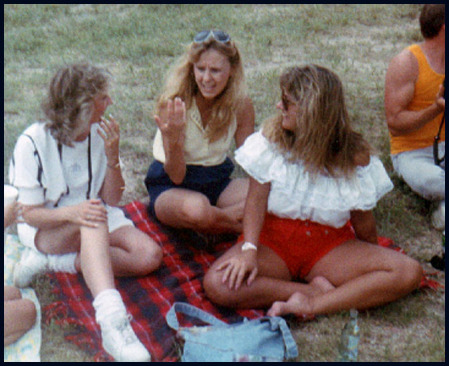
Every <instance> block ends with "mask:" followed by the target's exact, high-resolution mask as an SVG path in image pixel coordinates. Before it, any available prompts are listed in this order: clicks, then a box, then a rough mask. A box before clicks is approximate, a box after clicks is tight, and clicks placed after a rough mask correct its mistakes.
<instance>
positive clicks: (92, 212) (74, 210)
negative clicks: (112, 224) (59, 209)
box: [69, 199, 108, 228]
mask: <svg viewBox="0 0 449 366" xmlns="http://www.w3.org/2000/svg"><path fill="white" fill-rule="evenodd" d="M70 214H71V215H70V218H69V221H70V222H72V223H74V224H77V225H80V226H87V227H91V228H95V227H98V223H99V222H106V221H107V219H108V215H107V211H106V208H105V207H104V205H103V203H102V202H101V200H99V199H91V200H88V201H84V202H82V203H80V204H78V205H75V206H70Z"/></svg>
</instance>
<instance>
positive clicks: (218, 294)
mask: <svg viewBox="0 0 449 366" xmlns="http://www.w3.org/2000/svg"><path fill="white" fill-rule="evenodd" d="M203 287H204V292H205V293H206V296H207V297H208V298H209V300H210V301H212V302H213V303H215V304H217V305H221V306H227V307H232V306H233V304H235V303H236V299H235V292H234V291H232V290H229V288H228V287H227V286H226V285H225V284H223V283H222V273H220V272H218V271H215V270H213V269H212V268H211V269H210V270H209V271H208V272H207V273H206V275H205V276H204V280H203Z"/></svg>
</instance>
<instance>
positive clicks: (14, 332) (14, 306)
mask: <svg viewBox="0 0 449 366" xmlns="http://www.w3.org/2000/svg"><path fill="white" fill-rule="evenodd" d="M3 319H4V321H3V331H4V337H3V339H4V345H5V346H7V345H9V344H11V343H14V342H15V341H17V340H18V339H19V338H20V337H22V336H23V335H24V334H25V333H26V332H27V331H28V330H30V329H31V327H32V326H33V325H34V323H35V322H36V307H35V306H34V303H33V302H32V301H31V300H28V299H22V295H21V293H20V291H19V290H18V289H17V288H15V287H11V286H5V288H4V318H3Z"/></svg>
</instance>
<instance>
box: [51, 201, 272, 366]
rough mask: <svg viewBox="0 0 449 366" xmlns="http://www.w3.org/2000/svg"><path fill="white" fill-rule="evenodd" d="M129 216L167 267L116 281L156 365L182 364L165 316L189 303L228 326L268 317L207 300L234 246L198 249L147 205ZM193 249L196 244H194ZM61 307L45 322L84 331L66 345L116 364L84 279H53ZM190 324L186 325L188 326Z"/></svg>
mask: <svg viewBox="0 0 449 366" xmlns="http://www.w3.org/2000/svg"><path fill="white" fill-rule="evenodd" d="M124 211H125V214H126V215H127V216H128V217H129V218H130V219H131V220H132V221H133V222H134V224H135V225H136V227H138V228H139V229H140V230H142V231H143V232H145V233H147V234H148V235H150V236H151V237H152V238H153V239H154V240H155V241H156V242H157V243H158V244H159V245H160V246H161V248H162V250H163V253H164V256H163V262H162V265H161V267H160V268H159V269H158V270H157V271H155V272H154V273H152V274H151V275H149V276H146V277H141V278H118V279H116V286H117V290H118V291H119V292H120V294H121V295H122V297H123V300H124V302H125V304H126V308H127V310H128V312H129V313H130V314H131V315H132V317H133V319H134V321H132V322H131V324H132V326H133V329H134V331H135V332H136V334H137V336H138V337H139V339H140V340H141V342H142V343H143V344H144V345H145V346H146V347H147V349H148V350H149V352H150V353H151V356H152V359H153V361H176V360H177V359H178V357H179V356H180V355H179V354H178V349H179V347H178V346H177V342H176V338H175V336H176V334H175V332H174V331H173V330H172V329H171V328H170V327H169V326H168V325H167V323H166V321H165V314H166V313H167V312H168V311H169V310H170V307H171V306H172V304H173V303H174V302H177V301H178V302H187V303H190V304H192V305H194V306H196V307H198V308H200V309H203V310H205V311H207V312H209V313H211V314H213V315H215V316H216V317H217V318H219V319H221V320H223V321H226V322H228V323H234V322H237V321H241V320H242V317H247V318H249V319H253V318H257V317H260V316H263V315H264V312H263V311H261V310H239V311H233V310H230V309H225V308H220V307H217V306H215V305H213V304H212V303H211V302H210V301H209V300H208V299H207V298H206V297H205V295H204V290H203V287H202V280H203V277H204V274H205V272H206V270H207V269H208V268H209V267H210V266H211V264H212V263H213V262H214V261H215V259H216V258H218V257H219V256H220V255H221V254H222V253H223V252H224V251H225V250H226V249H228V248H229V247H230V246H231V245H232V244H233V243H232V242H225V243H221V244H218V245H217V246H216V247H215V250H214V252H213V253H210V252H206V251H204V250H199V249H196V248H195V247H194V246H193V245H188V243H185V242H184V243H181V242H180V241H179V239H178V238H177V237H176V236H175V235H172V233H171V232H168V231H167V230H166V229H165V228H164V227H162V226H161V225H159V224H158V223H156V222H155V221H154V220H153V218H151V217H149V216H148V214H147V211H146V207H145V205H144V204H143V203H141V202H138V201H135V202H132V203H130V204H128V205H126V206H125V207H124ZM192 244H193V243H192ZM48 276H50V278H51V279H52V281H54V282H55V288H54V292H55V294H57V296H58V298H59V299H60V301H57V302H54V303H52V304H50V305H48V306H47V307H46V308H45V309H44V320H45V321H47V322H49V321H51V320H54V321H55V322H56V323H57V324H74V325H79V326H80V327H79V331H77V332H76V333H73V334H67V335H66V339H67V340H69V341H71V342H74V343H75V344H77V345H78V346H80V347H81V348H82V349H84V350H86V351H87V352H89V353H91V354H93V356H94V359H95V360H96V361H113V359H112V358H111V357H110V356H109V355H108V354H107V353H106V352H105V351H104V350H103V348H102V346H101V332H100V327H99V326H98V324H97V323H96V322H95V311H94V308H93V306H92V301H93V298H92V295H91V294H90V291H89V290H88V288H87V286H86V283H85V282H84V280H83V278H82V276H81V275H80V274H78V275H73V274H68V273H53V274H49V275H48ZM184 324H186V323H184Z"/></svg>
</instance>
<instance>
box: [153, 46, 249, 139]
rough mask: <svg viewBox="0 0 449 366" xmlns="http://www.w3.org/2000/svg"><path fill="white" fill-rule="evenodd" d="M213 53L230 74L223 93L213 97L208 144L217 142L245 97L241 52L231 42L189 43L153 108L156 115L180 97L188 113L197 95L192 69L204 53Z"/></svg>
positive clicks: (208, 125) (207, 132) (207, 130)
mask: <svg viewBox="0 0 449 366" xmlns="http://www.w3.org/2000/svg"><path fill="white" fill-rule="evenodd" d="M209 49H214V50H216V51H218V52H220V53H221V54H223V55H224V56H226V57H227V58H228V60H229V63H230V64H231V70H232V73H231V75H230V77H229V80H228V83H227V85H226V87H225V89H224V90H223V92H222V93H221V94H220V95H219V96H217V97H216V100H215V103H214V104H213V107H212V110H211V115H210V119H209V121H207V122H208V124H207V127H206V135H207V138H208V139H209V141H210V142H214V141H216V140H218V139H219V138H220V137H222V136H223V135H225V134H226V133H227V131H228V128H229V126H230V124H231V122H232V121H233V119H234V118H235V114H236V110H237V109H238V107H239V104H240V103H241V102H242V100H243V99H244V96H245V82H244V73H243V65H242V60H241V56H240V52H239V50H238V48H237V46H236V45H235V43H234V42H233V41H232V40H231V41H229V42H226V43H222V42H218V41H216V40H215V39H210V40H208V41H206V42H202V43H195V42H193V43H191V44H190V45H189V46H188V47H187V50H186V52H185V53H184V55H183V56H182V57H181V58H180V59H179V61H178V63H177V64H176V65H175V67H174V69H172V70H171V72H170V73H169V77H168V79H167V81H166V85H165V89H164V92H163V93H162V95H161V96H160V97H159V99H158V102H157V104H156V114H159V112H160V109H161V108H163V107H164V106H165V104H166V102H167V101H168V100H170V99H174V98H175V97H180V98H181V99H182V100H183V101H184V102H185V104H186V109H187V110H189V109H190V108H191V107H192V104H193V98H194V97H195V95H196V94H197V93H198V86H197V84H196V81H195V76H194V71H193V65H194V64H195V63H196V62H198V61H199V59H200V57H201V55H202V54H203V52H205V51H207V50H209Z"/></svg>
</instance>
